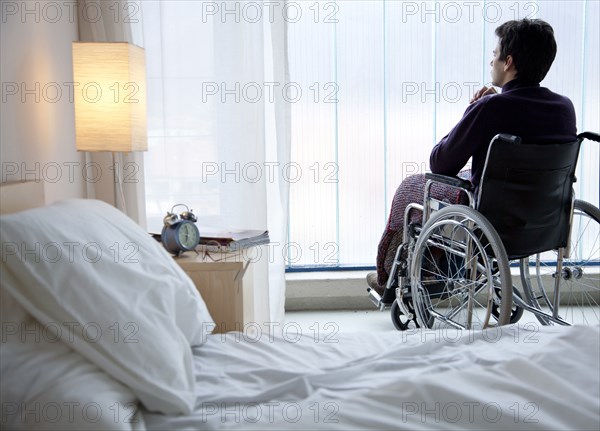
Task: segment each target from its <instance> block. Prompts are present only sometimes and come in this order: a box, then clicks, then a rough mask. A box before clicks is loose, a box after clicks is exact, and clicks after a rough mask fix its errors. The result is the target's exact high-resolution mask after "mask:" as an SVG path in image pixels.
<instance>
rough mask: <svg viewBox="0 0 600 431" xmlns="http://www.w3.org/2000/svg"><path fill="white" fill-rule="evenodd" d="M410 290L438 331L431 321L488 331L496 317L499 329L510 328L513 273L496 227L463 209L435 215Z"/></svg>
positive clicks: (422, 239) (416, 257) (418, 247)
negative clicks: (432, 319) (494, 309)
mask: <svg viewBox="0 0 600 431" xmlns="http://www.w3.org/2000/svg"><path fill="white" fill-rule="evenodd" d="M497 289H499V292H500V293H499V294H496V291H497ZM411 290H412V297H413V301H414V306H415V309H416V312H417V316H418V319H419V322H421V324H423V325H424V326H427V327H430V328H431V327H432V326H433V325H432V324H431V319H429V318H428V316H431V317H433V318H435V319H434V320H435V322H436V324H439V325H440V326H442V327H443V326H451V327H456V328H463V329H483V328H486V327H487V326H488V325H489V321H490V317H491V316H492V315H494V317H495V318H496V320H497V323H498V324H499V325H505V324H507V323H509V321H510V317H511V311H512V282H511V275H510V268H509V266H508V258H507V256H506V251H505V250H504V246H503V245H502V242H501V240H500V237H499V236H498V233H497V232H496V230H495V229H494V227H493V226H492V224H491V223H490V222H489V221H488V220H487V219H486V218H485V217H484V216H483V215H482V214H480V213H479V212H477V211H476V210H474V209H472V208H470V207H467V206H464V205H452V206H448V207H445V208H443V209H441V210H440V211H437V212H436V213H434V214H433V215H432V216H431V218H430V219H429V220H428V221H427V223H426V224H425V226H424V227H423V230H422V231H421V234H420V235H419V238H418V240H417V243H416V244H415V251H414V254H413V260H412V265H411ZM499 298H501V301H500V300H499ZM493 307H497V312H496V313H492V311H493V310H492V308H493Z"/></svg>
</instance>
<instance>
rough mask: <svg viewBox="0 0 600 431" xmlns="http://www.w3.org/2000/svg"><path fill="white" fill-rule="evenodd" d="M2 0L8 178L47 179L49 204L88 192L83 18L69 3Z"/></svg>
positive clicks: (0, 73) (1, 137)
mask: <svg viewBox="0 0 600 431" xmlns="http://www.w3.org/2000/svg"><path fill="white" fill-rule="evenodd" d="M47 5H50V6H47ZM57 5H58V6H60V7H61V8H62V9H57V7H56V6H57ZM0 6H1V9H0V10H1V12H2V16H1V19H0V27H1V29H0V43H1V51H0V52H1V69H0V78H1V82H2V100H1V101H0V102H1V104H0V110H1V116H0V118H1V120H0V121H1V122H0V142H1V144H0V160H1V163H2V169H1V176H0V181H1V182H7V181H20V180H41V181H44V185H45V189H46V203H50V202H53V201H55V200H59V199H63V198H70V197H86V184H87V180H86V177H90V176H92V174H93V175H94V176H95V175H96V174H95V173H93V172H92V171H85V172H84V168H85V166H86V165H85V158H84V154H83V153H78V152H77V151H76V150H75V128H74V113H73V103H72V96H71V94H72V88H73V87H72V86H71V85H70V84H69V83H71V82H72V81H73V72H72V65H71V42H72V41H74V40H77V17H76V15H75V14H74V13H73V11H72V10H70V9H69V7H71V8H72V6H71V5H70V3H69V2H41V1H35V2H33V1H32V2H16V1H6V0H1V2H0Z"/></svg>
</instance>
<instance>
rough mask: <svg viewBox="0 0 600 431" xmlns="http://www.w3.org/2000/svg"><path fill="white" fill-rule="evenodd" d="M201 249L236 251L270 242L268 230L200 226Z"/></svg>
mask: <svg viewBox="0 0 600 431" xmlns="http://www.w3.org/2000/svg"><path fill="white" fill-rule="evenodd" d="M198 230H199V231H200V244H199V246H198V249H199V250H206V251H219V252H234V251H238V250H241V249H244V248H249V247H254V246H258V245H263V244H268V243H269V242H270V239H269V231H268V230H256V229H254V230H243V229H238V230H225V229H218V228H210V227H201V226H198Z"/></svg>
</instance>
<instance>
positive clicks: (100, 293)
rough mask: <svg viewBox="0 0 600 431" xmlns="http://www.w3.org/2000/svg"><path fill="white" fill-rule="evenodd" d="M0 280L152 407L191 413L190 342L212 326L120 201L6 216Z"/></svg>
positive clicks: (0, 235) (187, 285)
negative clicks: (120, 207)
mask: <svg viewBox="0 0 600 431" xmlns="http://www.w3.org/2000/svg"><path fill="white" fill-rule="evenodd" d="M0 241H1V244H2V262H1V267H2V284H3V285H4V287H5V288H6V289H7V290H8V291H9V292H10V294H11V295H12V296H13V297H14V298H15V300H17V301H18V302H19V303H20V304H21V305H22V306H23V307H24V308H25V309H26V310H27V311H28V312H29V313H30V314H31V315H32V316H33V317H34V318H35V319H36V320H37V321H39V322H40V323H42V324H43V325H46V326H56V327H58V328H60V337H61V340H62V341H63V342H65V343H67V344H68V345H69V346H70V347H72V348H73V349H74V350H76V351H77V352H79V353H81V354H82V355H83V356H85V357H86V358H87V359H88V360H90V361H91V362H93V363H95V364H96V365H98V366H99V367H100V368H102V369H103V370H104V371H106V372H107V373H108V374H110V375H111V376H112V377H114V378H115V379H116V380H118V381H120V382H121V383H123V384H124V385H126V386H128V387H129V388H131V390H132V391H133V392H134V393H135V394H136V395H137V396H138V397H139V399H140V401H141V402H142V403H143V404H144V405H145V407H146V408H147V409H148V410H151V411H157V412H161V413H167V414H178V413H190V412H191V411H192V408H193V406H194V402H195V396H194V376H193V371H192V353H191V348H190V345H199V344H201V343H202V342H203V341H204V340H205V338H206V337H205V335H206V334H205V332H208V331H209V330H211V329H212V328H213V327H214V322H213V321H212V319H211V317H210V315H209V313H208V310H207V308H206V305H205V304H204V302H203V301H202V298H201V297H200V295H199V294H198V291H197V290H196V288H195V287H194V284H193V283H192V281H191V280H190V279H189V278H188V277H187V275H186V274H185V273H184V272H183V270H181V268H180V267H179V266H178V265H177V264H176V263H175V262H174V261H173V258H172V257H171V256H170V255H169V254H168V253H167V252H166V251H165V250H164V249H163V247H162V246H161V245H160V244H159V243H158V242H156V241H155V240H154V239H152V238H151V236H150V235H149V234H148V233H147V232H145V231H144V229H142V228H141V227H140V226H138V225H137V224H136V223H134V222H133V221H132V220H131V219H129V218H128V217H127V216H126V215H124V214H123V213H121V212H120V211H119V210H117V209H115V208H114V207H112V206H110V205H108V204H106V203H104V202H101V201H96V200H83V199H73V200H68V201H63V202H59V203H56V204H53V205H49V206H47V207H43V208H36V209H33V210H29V211H25V212H21V213H16V214H11V215H8V216H3V217H2V219H1V223H0Z"/></svg>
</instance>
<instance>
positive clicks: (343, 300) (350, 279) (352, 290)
mask: <svg viewBox="0 0 600 431" xmlns="http://www.w3.org/2000/svg"><path fill="white" fill-rule="evenodd" d="M369 272H371V271H317V272H292V273H287V274H286V275H285V279H286V295H285V309H286V311H300V310H371V309H374V308H375V306H374V305H373V303H372V302H371V301H370V300H369V298H368V297H367V280H366V277H367V274H368V273H369Z"/></svg>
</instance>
